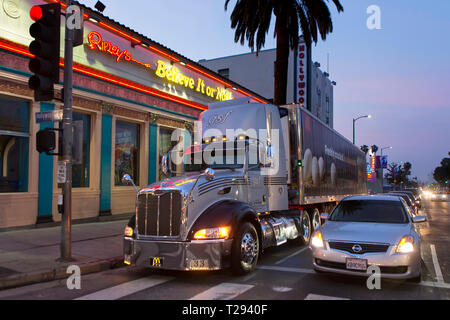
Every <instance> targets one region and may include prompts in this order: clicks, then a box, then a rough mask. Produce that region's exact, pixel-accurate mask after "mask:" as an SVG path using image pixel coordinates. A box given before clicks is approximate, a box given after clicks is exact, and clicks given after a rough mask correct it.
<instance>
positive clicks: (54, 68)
mask: <svg viewBox="0 0 450 320" xmlns="http://www.w3.org/2000/svg"><path fill="white" fill-rule="evenodd" d="M30 17H31V19H33V20H34V21H35V22H34V23H33V24H32V25H31V26H30V35H31V36H32V37H33V38H34V40H33V41H32V42H31V43H30V46H29V50H30V52H31V53H32V54H34V55H35V57H34V58H32V59H31V60H30V63H29V65H28V66H29V69H30V71H31V72H33V73H34V75H33V76H32V77H30V79H29V80H28V87H29V88H30V89H32V90H34V100H35V101H48V100H52V99H53V98H54V91H53V84H54V83H58V82H59V48H60V47H59V46H60V39H59V38H60V27H61V5H60V4H59V3H51V4H44V5H37V6H33V7H32V8H31V10H30Z"/></svg>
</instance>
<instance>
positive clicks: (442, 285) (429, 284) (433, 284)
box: [416, 281, 450, 289]
mask: <svg viewBox="0 0 450 320" xmlns="http://www.w3.org/2000/svg"><path fill="white" fill-rule="evenodd" d="M416 285H419V286H424V287H435V288H443V289H450V283H441V282H432V281H421V282H420V283H417V284H416Z"/></svg>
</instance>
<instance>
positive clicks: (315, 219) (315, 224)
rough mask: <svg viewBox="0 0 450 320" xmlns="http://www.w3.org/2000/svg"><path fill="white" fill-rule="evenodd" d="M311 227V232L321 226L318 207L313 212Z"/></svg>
mask: <svg viewBox="0 0 450 320" xmlns="http://www.w3.org/2000/svg"><path fill="white" fill-rule="evenodd" d="M311 227H312V228H311V230H312V232H311V234H312V233H313V232H314V231H316V230H317V229H319V228H320V212H319V210H318V209H317V208H316V209H314V211H313V212H312V218H311Z"/></svg>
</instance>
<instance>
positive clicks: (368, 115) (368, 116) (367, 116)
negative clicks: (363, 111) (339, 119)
mask: <svg viewBox="0 0 450 320" xmlns="http://www.w3.org/2000/svg"><path fill="white" fill-rule="evenodd" d="M362 118H369V119H370V118H372V115H370V114H367V115H365V116H361V117H358V118H356V119H353V144H355V122H356V120H359V119H362Z"/></svg>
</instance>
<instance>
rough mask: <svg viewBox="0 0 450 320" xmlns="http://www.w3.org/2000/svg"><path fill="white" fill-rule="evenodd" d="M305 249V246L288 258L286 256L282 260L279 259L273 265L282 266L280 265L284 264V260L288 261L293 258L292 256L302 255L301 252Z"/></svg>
mask: <svg viewBox="0 0 450 320" xmlns="http://www.w3.org/2000/svg"><path fill="white" fill-rule="evenodd" d="M306 249H308V247H307V246H306V247H304V248H302V249H300V250H298V251H297V252H294V253H293V254H291V255H289V256H287V257H284V258H283V259H281V260H278V261H277V262H275V264H282V263H283V262H285V261H286V260H288V259H290V258H292V257H294V256H296V255H298V254H300V253H302V252H303V251H305V250H306Z"/></svg>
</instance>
